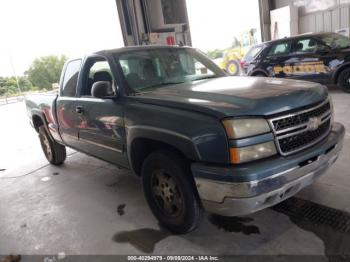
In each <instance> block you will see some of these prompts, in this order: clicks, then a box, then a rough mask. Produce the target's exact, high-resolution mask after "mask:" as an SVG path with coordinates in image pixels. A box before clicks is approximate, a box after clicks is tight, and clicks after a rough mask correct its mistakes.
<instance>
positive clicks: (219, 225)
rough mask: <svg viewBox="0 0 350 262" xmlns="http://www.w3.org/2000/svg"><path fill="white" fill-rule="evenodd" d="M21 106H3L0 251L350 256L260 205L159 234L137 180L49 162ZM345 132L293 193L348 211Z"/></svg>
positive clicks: (338, 96)
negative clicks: (320, 167) (314, 174)
mask: <svg viewBox="0 0 350 262" xmlns="http://www.w3.org/2000/svg"><path fill="white" fill-rule="evenodd" d="M332 96H333V98H334V102H335V111H336V120H337V121H340V122H342V123H344V124H345V125H346V126H347V128H348V130H350V120H349V119H350V118H349V112H350V103H349V101H350V95H349V94H344V93H342V92H340V91H332ZM25 114H26V112H25V107H24V105H23V104H12V105H6V106H0V123H1V128H0V148H1V150H0V169H6V170H4V171H0V254H10V253H15V254H22V255H24V254H58V253H60V252H64V253H65V254H143V253H148V254H226V255H227V254H296V255H300V254H321V255H324V254H325V255H330V254H335V253H336V254H339V253H346V254H350V238H349V233H348V234H344V233H341V232H336V231H334V230H332V229H329V228H324V227H321V226H317V225H312V224H308V223H303V222H300V223H299V221H297V220H295V219H293V218H289V217H288V216H287V215H285V214H283V213H280V212H277V211H274V210H272V209H266V210H263V211H260V212H258V213H255V214H252V215H249V216H247V217H241V218H231V219H222V218H220V217H216V216H206V218H205V219H204V221H203V223H202V225H201V226H200V228H199V229H198V230H196V231H195V232H192V233H190V234H187V235H183V236H174V235H170V234H169V233H168V232H166V231H164V230H161V229H160V228H159V226H158V224H157V221H156V219H155V218H154V217H153V216H152V214H151V212H150V210H149V209H148V207H147V205H146V203H145V200H144V197H143V193H142V188H141V185H140V181H139V179H138V178H136V177H134V176H132V175H129V173H128V171H125V170H119V169H118V168H116V167H114V166H112V165H109V164H106V163H104V162H102V161H99V160H96V159H93V158H91V157H88V156H86V155H83V154H81V153H76V152H74V151H72V150H70V151H69V157H68V159H67V161H66V162H65V164H64V165H63V166H62V167H54V166H50V165H48V164H47V161H46V160H45V158H44V155H43V153H42V152H41V148H40V145H39V140H38V139H37V134H36V133H35V132H34V130H32V129H31V127H30V126H29V124H28V122H27V119H26V115H25ZM349 145H350V135H349V133H347V135H346V138H345V146H344V151H343V154H342V155H341V157H340V158H339V160H338V161H337V163H336V164H335V166H334V167H333V168H332V169H331V170H330V171H328V173H327V174H326V175H325V176H324V177H322V178H321V179H320V180H319V181H318V182H317V183H315V184H314V185H312V186H310V187H308V188H306V189H305V190H303V191H302V192H301V193H300V194H299V196H300V197H302V198H305V199H308V200H311V201H314V202H317V203H321V204H323V205H326V206H330V207H334V208H337V209H340V210H344V211H348V212H350V205H349V199H350V171H349V170H350V156H349Z"/></svg>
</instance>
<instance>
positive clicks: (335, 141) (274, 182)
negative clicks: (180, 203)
mask: <svg viewBox="0 0 350 262" xmlns="http://www.w3.org/2000/svg"><path fill="white" fill-rule="evenodd" d="M338 125H339V124H338ZM340 126H341V125H340ZM332 132H333V134H331V135H330V136H332V138H328V140H327V141H326V142H324V143H323V144H322V142H320V143H321V144H318V145H315V146H314V147H315V148H317V147H321V146H322V147H324V149H323V151H322V153H321V154H318V155H316V156H314V157H312V158H309V159H307V160H305V161H302V162H300V163H299V164H298V165H296V166H294V167H292V168H289V169H287V170H284V171H283V172H279V173H276V174H273V175H271V176H268V177H266V178H262V179H259V180H254V181H248V182H223V181H219V180H212V179H208V178H202V177H195V182H196V186H197V190H198V193H199V196H200V198H201V200H202V204H203V206H204V208H205V209H206V210H207V211H208V212H211V213H215V214H220V215H225V216H237V215H246V214H249V213H253V212H256V211H258V210H261V209H264V208H266V207H269V206H273V205H275V204H277V203H279V202H281V201H283V200H285V199H287V198H289V197H291V196H293V195H295V194H296V193H297V192H299V191H300V190H301V189H303V188H304V187H306V186H308V185H310V184H311V183H313V182H314V181H315V180H316V179H317V178H318V177H319V176H320V175H322V174H323V173H324V172H325V171H326V170H327V169H328V168H329V167H330V166H331V165H332V164H333V163H334V162H335V161H336V160H337V158H338V156H339V153H340V151H341V149H342V146H343V138H344V133H345V130H344V127H343V126H341V128H339V129H338V130H337V131H332ZM335 132H337V133H335ZM232 176H235V174H232Z"/></svg>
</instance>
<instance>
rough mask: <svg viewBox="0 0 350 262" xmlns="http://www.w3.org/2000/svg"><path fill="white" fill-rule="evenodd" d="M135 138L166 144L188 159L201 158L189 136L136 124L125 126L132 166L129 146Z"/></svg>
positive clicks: (197, 159) (195, 159)
mask: <svg viewBox="0 0 350 262" xmlns="http://www.w3.org/2000/svg"><path fill="white" fill-rule="evenodd" d="M137 138H143V139H151V140H155V141H158V142H162V143H165V144H168V145H170V146H172V147H174V148H176V149H178V150H179V151H181V152H182V153H183V154H184V155H185V156H186V157H187V158H188V159H190V160H193V161H201V159H202V157H201V155H200V153H199V151H198V149H197V147H196V146H195V144H194V143H193V141H192V139H191V138H189V137H187V136H185V135H183V134H180V133H177V132H174V131H171V130H167V129H163V128H159V127H153V126H146V125H136V126H132V127H128V128H127V141H128V142H127V152H128V158H129V161H130V162H131V163H130V164H131V166H133V165H132V156H131V152H132V148H131V147H132V144H133V142H134V141H135V140H136V139H137Z"/></svg>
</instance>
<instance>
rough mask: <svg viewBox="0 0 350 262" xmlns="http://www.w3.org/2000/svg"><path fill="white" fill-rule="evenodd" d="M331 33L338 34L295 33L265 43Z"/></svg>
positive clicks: (325, 33) (326, 33) (322, 34)
mask: <svg viewBox="0 0 350 262" xmlns="http://www.w3.org/2000/svg"><path fill="white" fill-rule="evenodd" d="M329 34H336V33H333V32H324V33H306V34H300V35H294V36H289V37H284V38H280V39H276V40H270V41H266V42H264V44H273V43H276V42H281V41H286V40H293V39H298V38H303V37H308V36H313V37H321V36H324V35H329Z"/></svg>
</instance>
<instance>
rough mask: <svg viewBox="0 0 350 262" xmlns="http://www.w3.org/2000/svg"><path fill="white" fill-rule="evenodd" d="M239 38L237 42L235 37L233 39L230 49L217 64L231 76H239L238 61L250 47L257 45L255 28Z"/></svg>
mask: <svg viewBox="0 0 350 262" xmlns="http://www.w3.org/2000/svg"><path fill="white" fill-rule="evenodd" d="M239 38H240V39H239V40H238V39H237V38H236V37H234V42H233V44H232V48H231V49H228V50H227V51H226V52H225V54H224V58H223V60H222V62H221V63H220V64H219V66H220V67H221V69H223V70H226V72H227V73H228V74H230V75H232V76H236V75H238V74H239V72H240V60H241V59H242V58H243V56H244V55H245V54H246V53H247V52H248V50H249V48H250V47H251V46H252V45H255V44H257V43H258V40H257V36H256V29H255V28H252V29H250V30H248V31H245V32H243V33H242V34H241V35H240V37H239Z"/></svg>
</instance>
